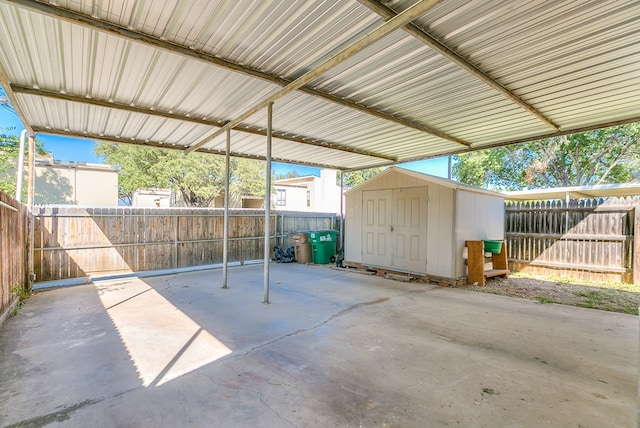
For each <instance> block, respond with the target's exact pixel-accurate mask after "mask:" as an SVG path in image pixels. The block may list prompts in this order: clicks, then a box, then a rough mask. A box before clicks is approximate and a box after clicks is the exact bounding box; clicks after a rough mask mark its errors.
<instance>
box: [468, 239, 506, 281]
mask: <svg viewBox="0 0 640 428" xmlns="http://www.w3.org/2000/svg"><path fill="white" fill-rule="evenodd" d="M465 245H466V246H467V254H468V256H467V284H475V283H478V285H484V284H485V281H486V279H487V278H490V277H492V276H504V277H505V278H507V277H509V265H508V263H507V243H506V242H504V241H503V242H502V248H501V249H500V253H499V254H491V262H492V269H488V270H485V268H484V264H485V252H484V241H466V244H465Z"/></svg>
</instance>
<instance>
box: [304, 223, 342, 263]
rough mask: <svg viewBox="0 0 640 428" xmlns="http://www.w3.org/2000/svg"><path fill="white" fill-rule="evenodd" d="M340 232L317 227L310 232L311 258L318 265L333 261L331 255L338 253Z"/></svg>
mask: <svg viewBox="0 0 640 428" xmlns="http://www.w3.org/2000/svg"><path fill="white" fill-rule="evenodd" d="M337 237H338V232H337V231H336V230H331V229H317V230H312V231H310V232H309V242H310V243H311V259H312V260H313V263H315V264H317V265H326V264H328V263H331V257H333V256H334V255H335V254H336V242H337V241H338V239H337Z"/></svg>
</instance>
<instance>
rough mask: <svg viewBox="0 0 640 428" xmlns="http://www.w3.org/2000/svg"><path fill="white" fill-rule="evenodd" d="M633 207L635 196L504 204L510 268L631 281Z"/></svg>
mask: <svg viewBox="0 0 640 428" xmlns="http://www.w3.org/2000/svg"><path fill="white" fill-rule="evenodd" d="M638 209H640V197H638V196H636V197H633V198H631V197H626V198H609V199H606V200H605V199H602V198H600V199H585V200H579V201H578V200H570V201H569V203H566V202H565V201H561V200H557V201H547V202H540V201H535V202H530V201H527V202H516V203H508V204H506V207H505V229H506V230H505V232H506V239H507V241H508V242H509V243H511V245H509V246H508V247H507V248H508V253H509V254H508V257H509V260H510V262H511V268H512V270H529V268H533V267H535V270H536V271H545V270H546V271H547V272H548V273H552V272H553V271H554V270H555V272H556V273H558V272H560V273H561V274H563V275H574V276H579V277H583V278H592V279H601V278H606V279H617V280H620V279H622V280H625V281H632V279H633V275H634V273H633V272H634V266H633V260H634V258H635V255H634V254H635V251H636V250H635V244H634V243H635V239H636V237H635V236H634V230H635V229H636V228H637V227H636V226H635V225H634V224H635V223H634V221H635V220H634V219H635V212H636V210H638Z"/></svg>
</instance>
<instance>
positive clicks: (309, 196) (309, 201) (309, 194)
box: [307, 190, 311, 207]
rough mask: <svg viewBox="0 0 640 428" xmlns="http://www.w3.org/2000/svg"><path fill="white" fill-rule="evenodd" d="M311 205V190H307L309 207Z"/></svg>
mask: <svg viewBox="0 0 640 428" xmlns="http://www.w3.org/2000/svg"><path fill="white" fill-rule="evenodd" d="M310 206H311V191H310V190H307V207H310Z"/></svg>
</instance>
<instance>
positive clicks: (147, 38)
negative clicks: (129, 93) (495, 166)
mask: <svg viewBox="0 0 640 428" xmlns="http://www.w3.org/2000/svg"><path fill="white" fill-rule="evenodd" d="M438 1H441V0H438ZM2 2H4V3H10V4H15V5H17V6H19V7H23V8H26V9H30V10H33V11H36V12H39V13H43V14H45V15H49V16H54V17H56V18H59V19H62V20H65V21H67V22H71V23H73V24H76V25H83V26H85V27H88V28H91V29H95V30H102V31H105V32H107V33H111V34H115V35H117V36H119V37H123V38H125V39H128V40H131V41H134V42H138V43H143V44H146V45H149V46H154V47H156V48H160V49H164V50H167V51H170V52H173V53H176V54H179V55H182V56H186V57H190V58H193V59H196V60H199V61H203V62H207V63H210V64H214V65H217V66H219V67H221V68H225V69H227V70H232V71H236V72H238V73H242V74H245V75H247V76H251V77H255V78H258V79H261V80H264V81H267V82H271V83H275V84H277V85H279V86H287V85H289V84H290V83H291V81H290V80H287V79H283V78H282V77H280V76H277V75H273V74H269V73H266V72H264V71H260V70H257V69H254V68H250V67H247V66H244V65H241V64H238V63H235V62H233V61H229V60H225V59H222V58H218V57H216V56H213V55H210V54H206V53H204V52H199V51H196V50H193V49H189V48H188V47H185V46H183V45H178V44H176V43H173V42H169V41H167V40H161V39H158V38H156V37H153V36H151V35H149V34H145V33H141V32H138V31H135V30H132V29H129V28H124V27H120V26H118V25H115V24H113V23H110V22H107V21H102V20H100V19H96V18H93V17H91V16H88V15H83V14H80V13H77V12H74V11H71V10H68V9H63V8H61V7H58V6H55V5H51V4H48V3H42V2H39V1H36V0H2ZM297 90H298V91H300V92H303V93H306V94H308V95H313V96H315V97H318V98H322V99H325V100H327V101H329V102H331V103H334V104H338V105H341V106H344V107H348V108H351V109H354V110H358V111H361V112H363V113H366V114H369V115H371V116H375V117H377V118H379V119H383V120H387V121H390V122H394V123H397V124H399V125H402V126H406V127H408V128H413V129H416V130H418V131H421V132H424V133H427V134H430V135H434V136H436V137H439V138H442V139H445V140H448V141H453V142H455V143H457V144H461V145H463V146H471V143H469V142H467V141H464V140H462V139H460V138H457V137H454V136H452V135H449V134H447V133H445V132H442V131H440V130H438V129H435V128H433V127H430V126H427V125H425V124H423V123H419V122H416V121H413V120H407V119H404V118H401V117H397V116H394V115H391V114H388V113H385V112H383V111H380V110H377V109H374V108H371V107H367V106H365V105H363V104H360V103H357V102H354V101H350V100H347V99H343V98H339V97H337V96H335V95H331V94H329V93H327V92H323V91H320V90H318V89H314V88H311V87H307V86H302V87H300V88H298V89H297Z"/></svg>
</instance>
